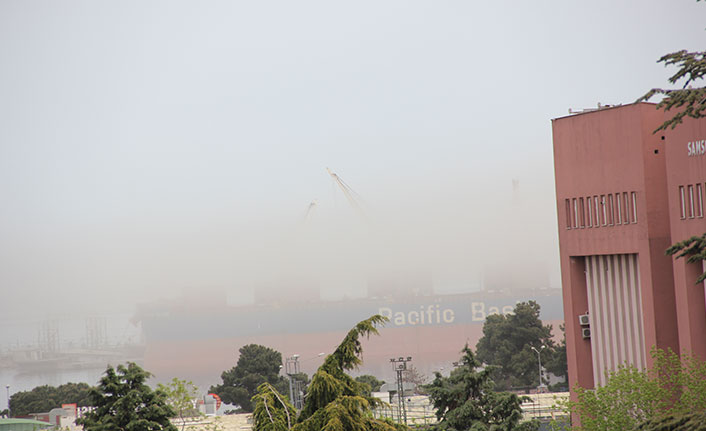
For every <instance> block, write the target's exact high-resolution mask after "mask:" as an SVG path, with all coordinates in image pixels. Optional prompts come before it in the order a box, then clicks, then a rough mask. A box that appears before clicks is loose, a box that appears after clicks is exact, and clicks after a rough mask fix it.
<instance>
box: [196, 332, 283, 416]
mask: <svg viewBox="0 0 706 431" xmlns="http://www.w3.org/2000/svg"><path fill="white" fill-rule="evenodd" d="M281 365H282V354H281V353H280V352H278V351H276V350H274V349H271V348H269V347H265V346H261V345H258V344H248V345H247V346H243V347H241V348H240V357H239V358H238V363H237V364H236V365H235V367H233V368H231V369H230V370H228V371H224V372H223V373H222V374H221V379H222V381H223V383H222V384H220V385H218V386H211V388H210V389H209V392H212V393H215V394H217V395H218V396H219V397H221V400H223V402H225V403H229V404H235V405H238V406H240V408H241V409H242V410H243V411H246V412H252V411H253V405H252V401H251V399H252V397H253V396H254V395H255V394H256V393H257V388H258V386H260V385H261V384H262V383H269V384H271V385H272V386H274V387H275V388H277V390H278V391H280V392H285V393H286V392H287V388H288V387H289V386H288V382H287V379H285V378H284V377H282V376H280V375H279V372H280V366H281Z"/></svg>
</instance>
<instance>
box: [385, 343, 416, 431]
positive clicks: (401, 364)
mask: <svg viewBox="0 0 706 431" xmlns="http://www.w3.org/2000/svg"><path fill="white" fill-rule="evenodd" d="M411 361H412V357H411V356H407V357H406V358H404V357H402V356H400V357H399V359H398V358H392V359H390V362H391V363H392V367H393V368H394V369H395V371H396V372H397V404H398V408H399V410H398V414H397V417H398V420H399V422H402V416H403V415H404V424H405V425H407V408H406V406H405V402H404V382H403V381H402V373H404V372H405V371H407V362H411Z"/></svg>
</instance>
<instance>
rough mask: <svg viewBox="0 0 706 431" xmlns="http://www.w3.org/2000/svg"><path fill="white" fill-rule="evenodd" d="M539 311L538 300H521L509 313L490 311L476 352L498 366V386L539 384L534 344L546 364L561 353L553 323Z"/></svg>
mask: <svg viewBox="0 0 706 431" xmlns="http://www.w3.org/2000/svg"><path fill="white" fill-rule="evenodd" d="M539 311H540V306H539V304H537V303H536V302H535V301H529V302H520V303H518V304H517V305H515V309H514V310H513V312H512V313H510V314H507V315H504V314H491V315H490V316H488V317H487V318H486V320H485V323H484V324H483V336H482V337H481V339H480V340H478V344H476V355H477V356H478V359H479V360H480V361H482V362H483V363H485V364H488V365H493V366H495V367H494V369H495V372H494V373H493V378H494V381H495V383H496V384H497V386H498V388H500V389H503V390H507V389H510V388H518V387H528V386H537V385H538V384H539V370H538V364H537V353H535V351H534V350H532V347H534V348H535V349H537V350H538V351H540V352H541V353H540V354H541V358H542V363H543V364H549V363H551V362H550V359H555V357H556V355H558V354H561V353H562V352H557V349H556V346H555V343H554V341H553V340H552V338H551V337H552V326H551V325H542V321H541V320H539ZM542 346H545V348H542ZM565 352H566V351H565V350H564V351H563V354H566V353H565ZM555 360H558V359H555ZM565 363H566V361H565V360H564V364H565ZM565 374H566V372H564V375H565Z"/></svg>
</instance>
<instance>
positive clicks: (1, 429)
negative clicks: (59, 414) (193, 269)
mask: <svg viewBox="0 0 706 431" xmlns="http://www.w3.org/2000/svg"><path fill="white" fill-rule="evenodd" d="M50 428H54V425H52V424H50V423H49V422H42V421H37V420H34V419H15V418H10V419H0V431H39V430H45V429H50Z"/></svg>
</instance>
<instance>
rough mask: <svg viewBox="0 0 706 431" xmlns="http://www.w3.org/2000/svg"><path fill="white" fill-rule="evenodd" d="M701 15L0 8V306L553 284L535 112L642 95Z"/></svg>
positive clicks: (545, 144)
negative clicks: (418, 276) (287, 282)
mask: <svg viewBox="0 0 706 431" xmlns="http://www.w3.org/2000/svg"><path fill="white" fill-rule="evenodd" d="M705 18H706V6H704V5H702V4H698V3H696V2H695V1H693V0H664V1H657V0H652V1H644V0H641V1H637V0H635V1H619V0H596V1H588V2H587V1H581V2H579V1H572V0H561V1H559V0H557V1H542V0H539V1H534V2H508V1H411V0H404V1H356V2H336V1H291V0H290V1H266V0H264V1H248V2H245V1H203V2H195V1H194V2H185V1H163V2H161V1H142V0H140V1H114V2H102V1H94V0H90V1H83V2H81V1H55V0H52V1H28V0H18V1H12V0H2V1H0V66H1V67H0V298H2V299H0V314H3V315H5V316H8V315H13V314H16V313H18V312H20V311H21V310H22V308H21V306H24V305H28V304H38V303H47V302H49V303H51V304H52V305H60V306H67V307H82V308H83V309H84V310H85V309H86V307H94V306H96V305H95V304H98V303H100V304H101V305H100V308H101V309H108V308H110V307H108V305H110V306H116V307H129V305H130V304H132V303H133V302H134V301H136V300H151V299H155V298H162V297H166V296H168V295H169V292H180V291H183V290H184V289H201V288H209V289H226V290H227V291H228V292H229V293H228V294H229V301H231V302H233V303H236V302H239V301H240V300H241V299H242V298H246V299H250V298H252V292H253V289H254V288H256V287H257V286H258V285H260V284H262V283H271V282H273V281H274V280H278V279H280V280H281V279H287V277H289V276H290V275H291V276H292V277H294V276H298V275H302V274H303V275H304V276H306V277H313V278H314V279H316V280H317V281H318V282H319V283H320V284H321V287H322V294H323V295H324V296H325V297H335V296H336V295H337V294H349V295H350V294H356V292H360V289H361V286H363V285H364V284H365V279H366V277H368V275H366V274H369V273H370V272H371V271H375V270H376V268H379V267H381V266H384V267H389V268H402V269H400V271H402V272H404V271H405V268H410V267H412V268H415V269H420V268H421V271H423V272H425V273H428V274H429V275H430V277H431V279H432V280H433V281H434V283H435V285H436V288H437V289H438V290H440V291H444V290H448V291H458V290H463V289H470V288H477V287H479V283H481V281H480V280H483V277H484V274H485V275H487V274H488V271H490V270H489V269H488V268H492V267H499V266H500V267H502V266H501V265H502V263H503V262H507V259H520V260H521V261H522V262H523V264H526V265H531V266H533V267H534V266H536V267H538V268H542V271H545V272H546V273H547V274H548V275H547V277H548V280H549V281H548V283H550V284H551V285H552V286H553V287H558V286H559V284H558V283H559V281H558V266H559V265H558V251H557V249H556V248H557V240H556V214H555V213H556V209H555V203H554V188H553V187H554V186H553V167H552V149H551V124H550V120H551V119H552V118H555V117H558V116H563V115H566V114H567V113H568V109H569V108H573V109H581V108H586V107H594V106H595V105H596V103H597V102H601V103H603V104H615V103H631V102H633V101H634V100H635V99H637V98H638V97H639V96H640V95H642V94H643V93H644V92H645V91H646V90H648V89H649V88H651V87H654V86H664V85H666V80H667V77H668V76H669V75H670V73H672V72H673V70H671V69H665V68H664V67H663V66H662V65H658V64H657V63H656V60H657V59H658V58H659V57H660V56H661V55H663V54H665V53H667V52H671V51H675V50H679V49H690V50H696V49H698V50H703V49H704V41H705V40H706V33H705V32H704V27H705V26H706V19H705ZM326 167H330V168H331V169H332V170H333V171H334V172H337V173H338V174H339V175H340V176H341V177H342V178H343V179H344V180H346V182H347V183H348V184H349V185H350V186H351V187H353V188H354V189H355V191H356V192H358V193H359V194H360V196H361V197H362V199H363V200H364V205H365V208H366V213H367V214H368V215H367V219H368V221H366V222H362V221H361V220H360V219H359V218H358V217H357V215H356V214H355V213H354V212H353V210H352V209H351V208H350V207H349V206H348V204H347V202H346V201H345V199H344V197H343V195H342V194H341V193H340V191H339V190H335V189H334V188H333V184H332V181H331V179H330V178H329V177H328V175H327V173H326V171H325V168H326ZM512 179H517V180H519V193H516V194H515V195H514V197H513V188H512ZM312 200H316V201H317V203H318V206H317V208H316V210H315V211H314V212H313V213H312V214H311V217H310V218H309V219H308V220H307V221H303V219H304V214H305V212H306V208H307V206H308V205H309V202H311V201H312ZM394 270H395V269H392V270H391V271H394ZM46 298H50V299H49V300H47V299H46Z"/></svg>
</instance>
